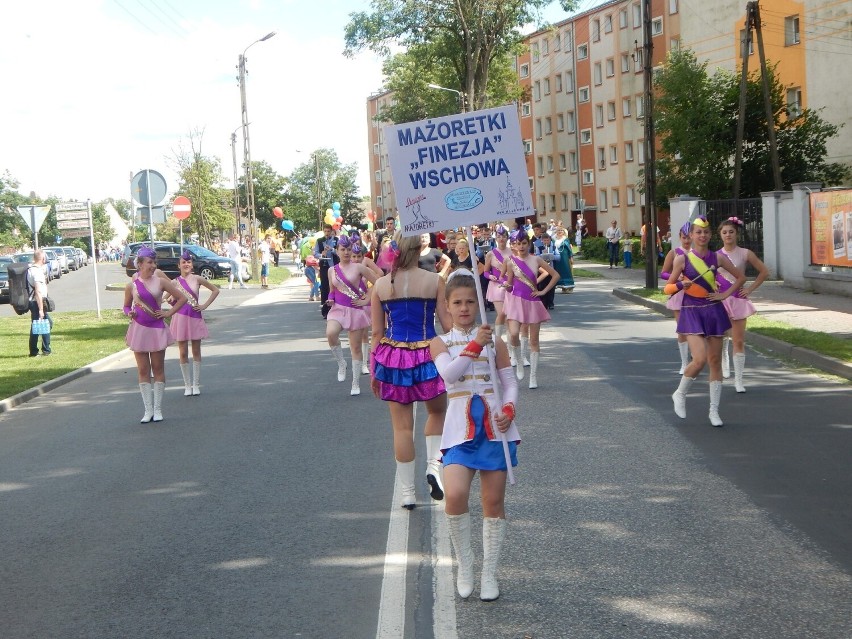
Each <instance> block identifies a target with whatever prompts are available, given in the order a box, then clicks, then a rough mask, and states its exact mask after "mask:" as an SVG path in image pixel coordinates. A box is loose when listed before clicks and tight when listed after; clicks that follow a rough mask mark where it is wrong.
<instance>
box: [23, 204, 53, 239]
mask: <svg viewBox="0 0 852 639" xmlns="http://www.w3.org/2000/svg"><path fill="white" fill-rule="evenodd" d="M48 213H50V207H49V206H32V205H28V206H19V207H18V214H19V215H20V216H21V217H22V218H23V219H24V222H26V223H27V226H29V227H30V230H31V231H32V232H33V233H38V230H39V229H40V228H41V225H42V224H44V220H45V218H47V214H48Z"/></svg>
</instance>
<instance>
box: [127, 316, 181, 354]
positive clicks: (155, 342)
mask: <svg viewBox="0 0 852 639" xmlns="http://www.w3.org/2000/svg"><path fill="white" fill-rule="evenodd" d="M124 343H125V344H127V347H128V348H129V349H130V350H131V351H133V352H134V353H156V352H157V351H164V350H166V347H167V346H169V345H171V344H174V343H175V338H174V337H172V334H171V332H170V331H169V327H168V326H165V327H163V328H150V327H148V326H142V325H141V324H139V323H138V322H130V326H129V327H128V328H127V335H125V337H124Z"/></svg>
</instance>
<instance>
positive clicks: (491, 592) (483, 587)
mask: <svg viewBox="0 0 852 639" xmlns="http://www.w3.org/2000/svg"><path fill="white" fill-rule="evenodd" d="M505 536H506V520H505V519H493V518H491V517H485V518H484V519H483V520H482V577H481V579H480V582H479V598H480V599H482V601H494V600H495V599H497V598H498V597H499V596H500V588H499V586H498V585H497V562H499V561H500V550H501V549H502V548H503V538H504V537H505Z"/></svg>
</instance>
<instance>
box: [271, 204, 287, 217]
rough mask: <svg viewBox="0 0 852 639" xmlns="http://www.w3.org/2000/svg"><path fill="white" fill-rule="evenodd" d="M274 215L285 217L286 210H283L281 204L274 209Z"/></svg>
mask: <svg viewBox="0 0 852 639" xmlns="http://www.w3.org/2000/svg"><path fill="white" fill-rule="evenodd" d="M272 215H274V216H275V217H284V211H282V210H281V207H280V206H276V207H275V208H274V209H272Z"/></svg>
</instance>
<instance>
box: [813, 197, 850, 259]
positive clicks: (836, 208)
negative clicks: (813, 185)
mask: <svg viewBox="0 0 852 639" xmlns="http://www.w3.org/2000/svg"><path fill="white" fill-rule="evenodd" d="M810 200H811V264H814V265H816V266H846V267H852V189H843V190H839V191H826V192H822V193H811V196H810Z"/></svg>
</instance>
